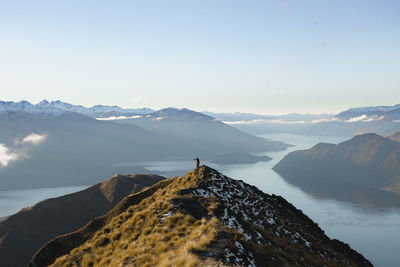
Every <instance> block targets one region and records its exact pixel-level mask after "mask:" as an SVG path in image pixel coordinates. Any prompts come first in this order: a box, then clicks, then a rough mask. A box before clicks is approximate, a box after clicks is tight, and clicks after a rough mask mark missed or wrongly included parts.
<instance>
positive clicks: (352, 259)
mask: <svg viewBox="0 0 400 267" xmlns="http://www.w3.org/2000/svg"><path fill="white" fill-rule="evenodd" d="M70 265H77V266H372V264H371V263H370V262H369V261H368V260H366V259H365V258H364V257H363V256H362V255H361V254H359V253H357V252H356V251H354V250H353V249H351V248H350V247H349V246H348V245H347V244H345V243H342V242H340V241H338V240H335V239H330V238H329V237H327V236H326V235H325V233H324V232H323V230H321V229H320V228H319V227H318V225H317V224H316V223H314V222H313V221H312V220H311V219H309V218H308V217H307V216H306V215H304V214H303V213H302V212H301V211H300V210H298V209H296V208H295V207H294V206H293V205H291V204H290V203H288V202H287V201H286V200H285V199H283V198H282V197H280V196H275V195H268V194H265V193H263V192H261V191H260V190H258V189H257V188H256V187H254V186H251V185H248V184H246V183H244V182H243V181H237V180H234V179H231V178H229V177H226V176H224V175H223V174H221V173H219V172H218V171H216V170H214V169H211V168H209V167H207V166H201V167H200V168H196V169H195V170H193V171H189V172H188V173H187V175H186V176H185V177H175V178H171V179H167V180H164V181H161V182H158V183H157V184H155V185H153V186H150V187H147V188H145V189H143V190H142V191H141V192H139V193H136V194H132V195H129V196H127V197H126V198H124V199H123V200H122V201H121V202H120V203H118V204H117V205H116V206H115V207H114V208H113V209H111V210H110V211H109V212H108V213H106V214H105V215H103V216H101V217H97V218H96V219H94V220H93V221H90V222H89V223H88V224H86V225H85V226H84V227H82V228H80V229H79V230H77V231H75V232H72V233H70V234H66V235H62V236H59V237H57V238H54V239H53V240H51V241H49V242H48V243H46V244H45V245H44V246H42V247H41V248H40V250H38V251H37V252H36V253H35V255H34V257H33V258H32V260H31V262H30V264H29V266H30V267H41V266H70Z"/></svg>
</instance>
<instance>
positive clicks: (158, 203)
mask: <svg viewBox="0 0 400 267" xmlns="http://www.w3.org/2000/svg"><path fill="white" fill-rule="evenodd" d="M173 179H175V181H174V182H172V183H170V184H169V185H168V186H166V187H165V188H162V189H160V190H158V191H157V192H156V193H155V194H153V195H152V196H151V197H149V198H146V199H144V200H143V201H141V202H140V203H139V204H138V205H135V206H131V207H129V208H128V209H127V210H126V211H125V212H123V213H121V214H119V215H118V216H116V217H114V218H113V219H111V220H110V221H109V222H108V224H106V226H105V227H103V229H102V230H100V231H98V232H97V233H96V234H95V235H94V236H93V237H92V238H91V239H90V240H88V241H87V242H85V243H84V244H83V245H81V246H80V247H77V248H75V249H73V250H72V251H71V252H70V254H68V255H64V256H63V257H60V258H58V259H57V260H56V261H55V262H54V263H53V264H52V265H51V266H72V265H71V263H73V262H75V263H76V264H78V266H171V267H172V266H188V267H189V266H199V265H202V262H203V261H204V259H201V258H200V257H199V256H198V255H196V254H195V253H193V251H195V250H197V251H199V250H205V249H206V248H207V245H208V244H209V243H210V242H211V241H212V240H213V239H214V238H215V235H216V229H217V227H218V225H219V224H220V221H219V220H218V219H216V218H215V217H212V218H211V219H205V218H202V219H199V220H196V219H195V218H194V217H193V216H191V215H189V214H186V213H184V212H181V211H180V210H179V209H174V208H173V206H172V205H171V204H170V202H169V200H170V199H172V198H176V197H179V189H181V188H185V187H186V188H188V187H193V185H194V184H196V182H197V179H196V177H195V176H192V177H190V178H189V179H183V178H181V177H177V178H173ZM213 206H215V203H214V204H213V205H211V206H210V207H209V208H210V209H212V208H213Z"/></svg>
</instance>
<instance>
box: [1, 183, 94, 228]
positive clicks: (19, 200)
mask: <svg viewBox="0 0 400 267" xmlns="http://www.w3.org/2000/svg"><path fill="white" fill-rule="evenodd" d="M86 188H87V186H68V187H53V188H40V189H27V190H13V191H3V192H2V191H0V221H1V218H2V217H6V216H9V215H12V214H14V213H16V212H18V211H19V210H21V209H22V208H26V207H29V206H32V205H33V204H35V203H37V202H39V201H42V200H44V199H48V198H53V197H59V196H63V195H66V194H70V193H73V192H77V191H80V190H83V189H86Z"/></svg>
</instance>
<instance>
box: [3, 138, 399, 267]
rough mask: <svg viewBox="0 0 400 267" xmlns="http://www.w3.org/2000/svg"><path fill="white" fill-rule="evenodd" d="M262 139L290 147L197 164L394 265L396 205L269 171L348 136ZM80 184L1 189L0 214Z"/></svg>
mask: <svg viewBox="0 0 400 267" xmlns="http://www.w3.org/2000/svg"><path fill="white" fill-rule="evenodd" d="M262 137H264V138H266V139H272V140H277V141H283V142H286V143H289V144H292V145H295V146H294V147H290V148H289V149H287V150H285V151H281V152H268V153H260V154H259V155H267V156H269V157H272V158H273V160H271V161H269V162H259V163H256V164H240V165H217V164H212V163H208V162H202V164H204V163H205V164H207V165H209V166H210V167H213V168H215V169H217V170H219V171H220V172H222V173H223V174H225V175H227V176H229V177H232V178H235V179H241V180H244V181H245V182H247V183H249V184H252V185H255V186H257V187H258V188H260V189H261V190H262V191H264V192H266V193H268V194H276V195H281V196H283V197H284V198H285V199H286V200H288V201H289V202H291V203H292V204H293V205H294V206H295V207H296V208H298V209H301V210H302V211H303V212H304V213H305V214H306V215H308V216H309V217H310V218H311V219H312V220H314V221H315V222H316V223H318V224H319V226H320V227H321V228H322V229H323V230H324V231H325V232H326V234H327V235H328V236H329V237H331V238H335V239H339V240H341V241H343V242H345V243H348V244H350V246H351V247H352V248H353V249H355V250H357V251H358V252H360V253H362V254H363V255H364V256H365V257H366V258H367V259H369V260H370V261H371V262H372V263H373V264H374V265H375V266H382V267H397V266H399V263H400V253H398V252H399V248H400V209H395V208H391V209H389V208H388V209H385V208H376V207H372V206H368V205H355V204H351V203H347V202H341V201H337V200H333V199H332V200H328V199H318V198H314V197H312V196H310V195H308V194H306V193H305V192H303V191H302V190H301V189H300V188H298V187H296V186H294V185H292V184H289V183H287V182H286V181H285V180H284V179H283V178H282V177H280V176H279V175H278V174H277V173H276V172H274V171H273V170H272V167H273V166H274V165H275V164H276V163H277V162H278V161H279V160H281V159H282V158H283V157H284V156H285V155H286V154H287V153H289V152H291V151H294V150H298V149H306V148H309V147H311V146H313V145H315V144H316V143H318V142H327V143H338V142H341V141H344V140H346V139H347V138H345V137H342V138H340V137H326V136H321V137H318V136H317V137H316V136H298V135H291V134H268V135H262ZM121 165H123V166H144V167H146V168H147V169H149V170H152V171H163V172H181V173H185V172H186V171H187V170H189V169H192V168H193V167H194V162H193V161H192V160H191V159H190V160H188V161H157V162H144V163H143V162H142V163H137V162H135V163H129V162H124V163H121ZM85 188H86V187H62V188H45V189H33V190H18V191H8V192H0V217H3V216H8V215H10V214H13V213H15V212H17V211H18V210H20V209H21V208H23V207H26V206H30V205H33V204H34V203H36V202H38V201H40V200H43V199H46V198H50V197H56V196H60V195H64V194H68V193H71V192H75V191H79V190H82V189H85Z"/></svg>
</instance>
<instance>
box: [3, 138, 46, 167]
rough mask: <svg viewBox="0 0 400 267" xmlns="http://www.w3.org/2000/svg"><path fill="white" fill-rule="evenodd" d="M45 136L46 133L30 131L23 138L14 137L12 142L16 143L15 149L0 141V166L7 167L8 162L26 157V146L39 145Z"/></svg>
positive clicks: (44, 139)
mask: <svg viewBox="0 0 400 267" xmlns="http://www.w3.org/2000/svg"><path fill="white" fill-rule="evenodd" d="M46 138H47V135H46V134H36V133H31V134H29V135H27V136H26V137H24V138H23V139H15V141H14V143H15V145H18V146H17V148H16V149H10V148H8V147H7V146H6V145H5V144H1V143H0V167H7V166H8V165H9V164H10V162H13V161H16V160H20V159H23V158H27V157H28V154H27V153H26V149H27V146H29V145H34V146H36V145H40V144H42V143H43V142H44V141H46Z"/></svg>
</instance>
